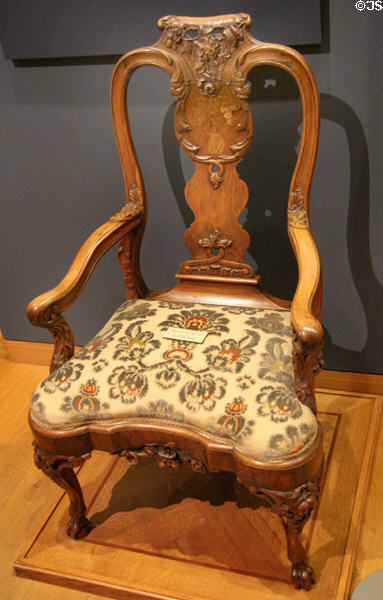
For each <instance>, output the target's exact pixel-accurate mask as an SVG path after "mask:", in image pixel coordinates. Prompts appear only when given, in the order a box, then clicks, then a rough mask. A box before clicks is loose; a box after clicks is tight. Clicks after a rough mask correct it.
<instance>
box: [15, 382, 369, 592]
mask: <svg viewBox="0 0 383 600" xmlns="http://www.w3.org/2000/svg"><path fill="white" fill-rule="evenodd" d="M318 402H319V409H320V419H321V421H322V423H323V426H324V432H325V447H326V455H327V464H326V473H325V479H324V484H323V494H322V497H321V501H320V504H319V509H318V511H317V514H316V515H315V518H314V519H313V520H312V521H311V522H310V523H309V525H308V526H307V528H306V533H305V543H306V545H307V546H308V548H309V553H310V557H311V563H312V565H313V567H314V570H315V571H316V573H317V576H318V584H317V585H316V587H315V588H314V589H313V590H312V591H311V592H309V593H307V592H304V591H295V590H294V589H293V588H292V587H291V586H290V584H289V563H288V561H287V559H286V557H285V553H286V550H285V539H284V533H283V530H282V527H281V525H280V522H279V520H278V518H277V517H276V516H275V515H273V514H272V513H271V512H270V511H269V510H267V509H266V508H265V507H264V506H262V504H261V503H259V502H258V501H257V500H256V499H255V498H253V497H252V496H251V495H250V494H249V493H248V492H247V490H246V489H245V488H243V487H242V486H241V485H239V484H238V483H236V482H235V479H234V478H233V476H232V475H231V474H230V473H219V474H211V475H208V476H206V475H205V476H204V475H200V474H197V473H194V472H193V471H191V470H189V469H188V467H187V466H186V465H185V466H184V467H183V468H182V469H181V470H180V471H174V470H172V469H159V468H158V467H157V466H156V465H154V464H152V463H147V464H141V465H138V466H137V467H134V468H131V469H130V470H129V471H128V470H127V464H126V462H125V461H124V460H123V459H120V458H115V457H110V456H108V455H104V454H101V453H94V456H93V458H92V459H91V460H90V461H87V463H86V464H85V465H84V467H83V468H82V470H81V472H80V475H79V476H80V480H81V482H82V485H83V488H84V491H85V497H86V502H87V504H88V506H89V517H90V519H91V521H92V522H93V523H94V524H95V525H96V527H95V529H94V530H93V531H92V532H91V534H90V535H89V536H88V537H87V538H85V539H84V540H81V541H73V540H70V539H69V538H68V537H67V536H66V535H65V524H66V521H67V518H68V515H67V505H68V503H67V499H66V498H65V497H64V498H63V497H61V499H59V500H58V503H57V504H56V505H55V506H53V507H52V510H51V511H49V514H48V516H47V517H46V518H45V519H44V520H43V522H42V523H41V527H39V528H38V529H37V530H36V533H35V535H34V536H33V537H32V541H31V542H30V543H29V544H28V545H27V547H26V549H25V550H24V551H23V552H22V554H21V556H20V557H19V559H18V560H17V562H16V563H15V569H16V572H17V573H18V574H19V575H22V576H24V577H30V578H33V579H37V580H41V581H45V582H51V583H56V584H59V585H62V586H68V587H72V588H77V589H79V590H83V591H84V592H93V593H98V594H101V595H103V596H107V597H111V598H130V599H137V598H147V599H151V600H153V599H156V600H158V599H172V600H176V599H177V600H181V599H182V600H226V599H227V600H232V599H233V598H235V599H236V600H250V599H251V600H254V598H262V600H268V599H270V600H271V598H273V599H275V598H276V597H277V598H300V599H302V598H305V597H307V598H311V600H316V599H319V598H320V599H321V600H322V599H323V598H331V599H332V600H335V599H336V600H341V599H342V600H343V599H344V600H345V599H346V598H347V597H348V591H349V587H350V583H351V578H352V569H353V564H354V560H355V556H356V552H357V543H358V534H359V528H360V524H361V518H362V510H363V505H364V501H365V498H366V492H367V483H368V473H369V470H370V467H371V464H372V455H373V449H374V448H375V442H376V436H377V433H378V424H379V412H380V407H381V401H380V400H379V399H377V398H376V397H373V396H366V397H363V396H360V395H353V394H350V393H329V392H320V393H318ZM36 475H37V474H36Z"/></svg>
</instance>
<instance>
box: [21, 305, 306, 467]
mask: <svg viewBox="0 0 383 600" xmlns="http://www.w3.org/2000/svg"><path fill="white" fill-rule="evenodd" d="M170 327H171V328H180V329H181V330H183V332H181V333H184V334H185V329H186V330H193V329H194V330H199V331H203V332H207V336H206V339H205V340H204V341H203V342H202V343H198V342H196V341H185V340H184V341H182V340H181V341H179V340H176V339H167V338H165V337H164V335H166V334H167V332H168V329H169V328H170ZM173 331H174V330H173ZM188 334H190V331H188V332H186V335H187V336H188ZM191 335H192V336H193V335H194V333H191ZM31 418H32V421H33V422H35V423H36V424H37V425H39V426H40V427H44V428H46V429H66V430H68V429H76V428H78V427H80V426H81V427H83V426H84V425H91V424H94V423H96V422H97V423H101V422H102V423H105V424H113V423H115V422H116V421H118V422H121V421H124V420H126V421H135V422H136V421H138V422H148V421H150V422H154V423H163V424H173V425H174V424H177V425H180V426H182V427H185V428H188V429H192V430H195V431H197V432H199V433H202V434H203V435H206V436H208V437H210V438H212V439H219V440H222V439H223V438H224V439H225V440H226V441H227V440H228V439H229V440H231V441H232V443H233V445H235V446H237V447H239V448H240V449H241V451H243V452H244V453H246V454H248V455H250V456H251V457H253V458H256V459H259V460H262V461H267V462H276V461H277V462H278V461H282V460H283V461H285V460H289V459H295V458H296V456H297V454H299V453H301V452H302V451H304V450H305V449H306V448H307V447H308V446H309V445H311V444H312V443H313V441H314V440H315V437H316V433H317V429H318V423H317V420H316V417H315V416H314V414H313V413H312V412H311V410H310V409H309V408H307V407H306V406H305V405H303V404H302V403H301V402H300V401H299V399H298V398H297V396H296V393H295V391H294V379H293V366H292V333H291V329H290V312H289V311H287V310H270V309H269V310H267V309H259V308H243V307H233V306H232V307H230V306H221V305H219V306H218V305H204V304H184V303H182V304H181V303H175V302H165V301H155V300H150V301H148V300H128V301H127V302H124V303H123V304H122V305H121V306H120V307H119V308H118V309H117V310H116V312H115V313H114V314H113V316H112V318H111V319H110V320H109V321H108V323H107V324H106V325H105V327H104V328H103V329H102V330H101V331H100V332H99V333H98V334H97V335H96V337H95V338H93V339H92V340H91V341H90V342H89V343H88V344H86V345H85V346H84V347H83V348H82V349H81V350H80V351H79V352H78V353H77V354H76V355H75V356H74V357H73V358H72V359H71V360H69V361H67V362H66V363H65V364H64V365H63V366H62V367H61V368H59V369H58V370H56V371H55V372H54V373H52V374H51V375H49V377H47V378H46V379H45V380H44V381H43V382H42V383H41V384H40V385H39V386H38V387H37V388H36V390H35V392H34V394H33V396H32V400H31Z"/></svg>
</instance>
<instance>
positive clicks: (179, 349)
mask: <svg viewBox="0 0 383 600" xmlns="http://www.w3.org/2000/svg"><path fill="white" fill-rule="evenodd" d="M168 341H169V348H168V349H167V350H166V352H164V354H163V357H164V359H166V360H173V359H178V360H183V361H185V360H190V359H191V358H192V356H193V354H192V349H193V348H194V347H195V346H196V344H195V343H193V342H185V341H184V340H168Z"/></svg>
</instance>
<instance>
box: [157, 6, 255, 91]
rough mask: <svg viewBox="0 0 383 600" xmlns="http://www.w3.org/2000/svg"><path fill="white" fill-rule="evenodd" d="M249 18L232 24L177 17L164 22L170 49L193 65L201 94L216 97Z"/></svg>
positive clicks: (239, 17) (241, 16)
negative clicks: (195, 20) (186, 19)
mask: <svg viewBox="0 0 383 600" xmlns="http://www.w3.org/2000/svg"><path fill="white" fill-rule="evenodd" d="M248 24H249V17H248V16H247V15H244V14H239V15H235V16H234V17H233V18H232V19H231V20H230V21H227V20H221V21H214V23H213V22H211V23H197V22H194V23H193V22H190V23H189V22H185V21H184V20H183V19H180V18H178V17H175V16H167V17H163V18H162V19H160V21H159V23H158V26H159V27H160V29H163V30H164V31H165V45H166V47H167V48H170V49H172V50H175V51H177V52H179V53H180V54H181V55H185V56H187V58H188V61H189V62H190V63H191V64H192V65H193V70H194V72H195V74H196V76H197V86H198V90H199V92H200V93H201V94H203V95H206V96H216V95H217V94H218V93H219V91H220V89H221V83H222V67H223V65H224V64H225V63H226V62H227V61H228V59H229V58H230V57H231V55H232V53H233V52H234V50H236V49H237V48H238V46H239V45H240V44H241V43H242V42H243V40H244V28H245V26H246V25H248Z"/></svg>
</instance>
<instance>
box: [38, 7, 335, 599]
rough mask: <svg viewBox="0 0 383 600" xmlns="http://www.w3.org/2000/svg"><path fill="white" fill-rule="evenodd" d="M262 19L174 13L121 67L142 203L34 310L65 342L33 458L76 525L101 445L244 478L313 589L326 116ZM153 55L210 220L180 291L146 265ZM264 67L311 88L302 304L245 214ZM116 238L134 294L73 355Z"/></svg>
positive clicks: (203, 219) (299, 170)
mask: <svg viewBox="0 0 383 600" xmlns="http://www.w3.org/2000/svg"><path fill="white" fill-rule="evenodd" d="M250 22H251V20H250V17H249V16H248V15H246V14H237V15H226V16H219V17H214V18H189V17H175V16H167V17H164V18H162V19H160V21H159V23H158V25H159V28H160V29H161V30H162V35H161V37H160V39H159V41H158V42H157V43H156V44H154V45H153V46H149V47H146V48H140V49H138V50H134V51H132V52H129V53H128V54H126V55H125V56H123V57H122V58H121V59H120V61H119V62H118V63H117V65H116V67H115V70H114V73H113V78H112V85H111V103H112V112H113V119H114V127H115V134H116V138H117V144H118V149H119V153H120V157H121V162H122V169H123V173H124V178H125V184H126V204H125V205H124V207H123V208H122V210H121V211H120V212H119V213H117V214H115V215H114V216H112V217H111V218H110V219H109V221H108V222H107V223H105V224H104V225H102V226H101V227H99V228H98V229H97V230H96V231H95V232H94V233H93V234H92V235H91V236H90V238H89V239H88V240H87V241H86V242H85V244H84V245H83V246H82V248H81V249H80V251H79V253H78V254H77V256H76V258H75V260H74V262H73V264H72V266H71V268H70V269H69V271H68V273H67V275H66V276H65V277H64V279H63V280H62V281H61V283H59V285H58V286H57V287H55V288H54V289H52V290H50V291H49V292H47V293H45V294H43V295H41V296H39V297H38V298H36V299H35V300H33V301H32V302H31V303H30V305H29V307H28V311H27V312H28V317H29V319H30V321H31V322H32V323H33V325H38V326H41V327H46V328H48V329H49V331H50V332H51V333H52V335H53V338H54V354H53V358H52V363H51V374H50V375H49V377H48V378H47V379H45V380H44V381H43V382H42V383H41V384H40V385H39V386H38V388H37V389H36V391H35V392H34V394H33V396H32V401H31V411H30V425H31V428H32V431H33V434H34V438H35V441H34V448H35V462H36V465H37V466H38V467H39V468H41V469H42V470H43V472H44V473H45V474H46V475H48V476H49V477H50V478H51V479H52V480H53V481H54V482H56V483H57V484H58V485H60V486H61V487H63V488H64V489H65V490H66V491H67V492H68V494H69V498H70V522H69V526H68V535H70V536H71V537H72V538H81V537H83V536H85V535H87V533H88V532H89V531H90V529H91V527H92V525H91V523H90V521H89V520H88V519H87V518H86V516H85V512H86V508H85V505H84V500H83V496H82V492H81V488H80V486H79V483H78V480H77V477H76V475H75V473H74V470H73V468H74V467H76V466H78V465H80V464H82V463H83V461H84V460H85V459H87V458H89V457H90V454H91V451H92V450H93V449H97V450H104V451H106V452H110V453H114V454H119V455H121V456H125V457H126V458H127V460H128V463H129V464H133V463H136V462H137V461H138V460H139V459H141V458H153V459H155V460H156V461H157V462H158V463H159V464H160V465H172V466H177V465H181V464H182V463H184V462H187V463H189V464H190V465H191V467H192V468H193V469H195V470H197V471H201V472H203V471H205V470H210V471H219V470H225V471H233V472H234V473H235V474H236V476H237V478H238V480H239V481H241V482H242V483H243V484H244V485H246V486H247V487H248V488H249V489H250V490H251V491H252V492H253V493H255V494H260V495H262V496H263V497H264V498H265V499H267V501H268V502H269V504H270V506H271V508H272V509H273V510H274V511H276V512H277V513H278V514H279V515H280V517H281V520H282V522H283V525H284V528H285V530H286V534H287V551H288V556H289V558H290V560H291V562H292V571H291V573H292V582H293V583H294V585H295V586H296V587H297V588H300V587H303V588H305V589H310V587H311V586H312V584H313V582H314V575H313V572H312V569H311V568H310V567H309V566H308V564H307V559H306V555H305V551H304V549H303V546H302V543H301V541H300V533H301V530H302V528H303V526H304V524H305V523H306V521H307V519H308V518H309V516H310V513H311V511H312V509H313V507H314V505H315V503H316V501H317V498H318V494H319V478H320V474H321V469H322V462H323V450H322V433H321V428H320V426H319V424H318V421H317V419H316V416H315V398H314V393H313V378H314V375H315V373H316V372H317V370H318V369H319V368H320V366H321V348H322V340H323V331H322V327H321V324H320V322H319V313H320V305H321V274H320V261H319V257H318V252H317V249H316V246H315V243H314V240H313V237H312V235H311V231H310V221H309V215H308V200H309V189H310V182H311V177H312V172H313V168H314V162H315V156H316V149H317V139H318V123H319V104H318V93H317V88H316V84H315V81H314V78H313V75H312V72H311V70H310V68H309V66H308V65H307V63H306V62H305V60H304V59H303V57H302V56H300V54H298V53H297V52H296V51H295V50H292V49H290V48H287V47H284V46H281V45H277V44H266V43H262V42H259V41H257V40H255V39H254V38H252V37H251V35H250V34H249V32H248V27H249V25H250ZM148 64H150V65H155V66H157V67H160V68H161V69H163V70H164V71H165V72H166V73H167V74H168V75H169V76H170V78H171V84H170V90H171V93H172V94H173V95H174V96H175V97H176V98H177V101H178V102H177V108H176V114H175V133H176V136H177V139H178V141H179V143H180V144H181V146H182V148H183V150H184V151H185V152H186V154H187V155H188V156H189V158H190V159H191V160H192V161H193V162H194V164H195V172H194V175H193V177H192V178H191V180H190V181H189V182H188V183H187V185H186V190H185V197H186V201H187V203H188V204H189V206H190V208H191V209H192V211H193V213H194V217H195V220H194V222H193V223H192V225H191V226H190V227H189V228H188V229H187V231H186V233H185V238H184V239H185V243H186V245H187V247H188V249H189V250H190V254H191V256H190V258H189V259H188V260H185V261H184V262H183V263H182V264H181V265H180V267H179V272H178V273H177V275H176V278H177V279H178V283H177V285H175V286H174V287H173V288H172V289H168V290H156V291H151V292H150V291H149V290H148V289H147V287H146V285H145V283H144V280H143V277H142V275H141V271H140V266H139V249H140V244H141V239H142V236H143V233H144V228H145V221H146V211H147V205H146V198H145V190H144V184H143V181H142V177H141V173H140V168H139V166H138V163H137V158H136V155H135V151H134V147H133V144H132V140H131V135H130V129H129V124H128V117H127V111H126V106H125V92H126V86H127V83H128V81H129V78H130V76H131V74H132V73H133V71H134V70H135V69H136V68H138V67H140V66H141V65H148ZM263 64H271V65H276V66H278V67H280V68H282V69H285V70H286V71H287V72H288V73H290V74H291V75H292V76H293V77H294V79H295V80H296V82H297V84H298V87H299V90H300V94H301V99H302V106H303V131H302V140H301V145H300V151H299V156H298V160H297V163H296V167H295V171H294V174H293V176H292V181H291V188H290V194H289V199H288V207H287V223H288V232H289V236H290V240H291V244H292V246H293V249H294V252H295V255H296V258H297V262H298V267H299V282H298V286H297V289H296V293H295V295H294V298H293V301H292V302H288V301H286V300H281V299H278V298H275V297H273V296H271V295H270V294H268V293H267V292H266V291H263V290H262V289H261V288H260V286H259V284H258V280H259V277H258V276H255V275H254V271H253V269H252V267H251V266H250V265H249V264H246V262H245V261H244V259H243V255H244V253H245V251H246V249H247V247H248V245H249V234H248V233H247V232H246V231H245V230H244V229H243V228H242V227H241V226H240V224H239V223H238V216H239V214H240V213H241V211H242V210H243V208H244V207H245V205H246V203H247V200H248V190H247V186H246V184H245V183H244V182H243V181H241V180H240V178H239V175H238V173H237V165H238V163H239V162H240V161H241V159H242V158H243V156H244V153H245V152H246V150H247V148H248V147H249V145H250V142H251V139H252V121H251V113H250V111H249V108H248V105H247V103H246V98H247V97H248V95H249V92H250V84H249V83H248V81H247V79H246V77H247V75H248V73H249V71H250V70H251V69H252V68H253V67H255V66H257V65H263ZM116 242H119V247H118V253H119V258H120V261H121V265H122V271H123V276H124V281H125V285H126V294H127V301H125V302H124V303H123V304H122V305H121V306H120V307H119V308H118V309H117V310H116V312H115V313H114V314H113V316H112V317H111V319H110V320H109V321H108V322H107V324H106V325H105V327H104V328H103V329H102V330H101V331H100V332H99V333H98V334H97V335H96V336H95V337H94V338H93V339H92V340H91V341H90V342H89V343H88V344H86V345H85V346H84V347H83V348H82V349H81V350H80V351H79V352H78V353H77V354H76V355H75V356H73V352H74V342H73V335H72V332H71V330H70V328H69V325H68V324H67V322H66V321H65V319H64V317H63V316H62V314H61V313H62V312H63V311H64V310H65V309H66V308H68V307H69V306H70V305H71V304H72V302H73V301H74V300H75V299H76V297H77V296H78V295H79V294H80V292H81V290H82V289H83V287H84V286H85V284H86V282H87V280H88V278H89V277H90V275H91V273H92V271H93V269H94V267H95V265H96V263H97V262H98V261H99V260H100V258H101V257H102V256H103V254H105V252H106V251H107V250H109V249H110V248H111V247H112V246H113V245H114V244H116Z"/></svg>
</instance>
